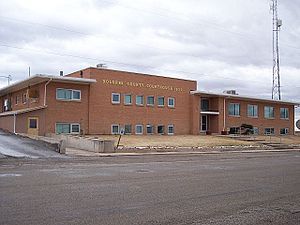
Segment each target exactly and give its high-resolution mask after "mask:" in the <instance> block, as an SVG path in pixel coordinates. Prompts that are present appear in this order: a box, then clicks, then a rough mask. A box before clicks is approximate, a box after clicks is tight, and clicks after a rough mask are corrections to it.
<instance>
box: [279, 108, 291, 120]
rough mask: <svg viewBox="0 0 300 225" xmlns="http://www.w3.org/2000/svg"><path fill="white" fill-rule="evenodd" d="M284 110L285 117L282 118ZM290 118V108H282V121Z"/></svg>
mask: <svg viewBox="0 0 300 225" xmlns="http://www.w3.org/2000/svg"><path fill="white" fill-rule="evenodd" d="M282 110H284V111H283V112H284V117H281V111H282ZM289 117H290V115H289V108H286V107H283V108H280V119H282V120H288V119H289Z"/></svg>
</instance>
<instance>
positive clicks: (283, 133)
mask: <svg viewBox="0 0 300 225" xmlns="http://www.w3.org/2000/svg"><path fill="white" fill-rule="evenodd" d="M288 133H289V128H281V129H280V134H281V135H286V134H288Z"/></svg>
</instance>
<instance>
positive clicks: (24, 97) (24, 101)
mask: <svg viewBox="0 0 300 225" xmlns="http://www.w3.org/2000/svg"><path fill="white" fill-rule="evenodd" d="M26 102H27V94H26V93H23V94H22V103H23V104H26Z"/></svg>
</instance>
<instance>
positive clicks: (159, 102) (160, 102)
mask: <svg viewBox="0 0 300 225" xmlns="http://www.w3.org/2000/svg"><path fill="white" fill-rule="evenodd" d="M157 105H158V106H164V105H165V97H163V96H160V97H158V98H157Z"/></svg>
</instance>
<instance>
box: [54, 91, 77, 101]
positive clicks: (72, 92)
mask: <svg viewBox="0 0 300 225" xmlns="http://www.w3.org/2000/svg"><path fill="white" fill-rule="evenodd" d="M59 90H64V91H71V98H70V99H68V98H59V97H58V91H59ZM74 92H78V93H79V99H77V98H74ZM55 97H56V100H58V101H74V102H79V101H81V90H78V89H70V88H56V96H55Z"/></svg>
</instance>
